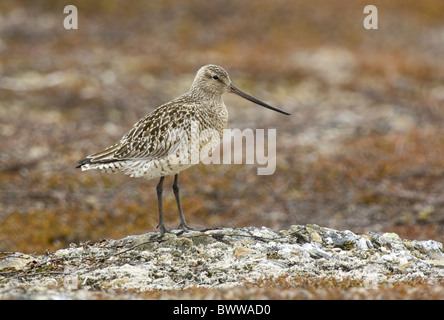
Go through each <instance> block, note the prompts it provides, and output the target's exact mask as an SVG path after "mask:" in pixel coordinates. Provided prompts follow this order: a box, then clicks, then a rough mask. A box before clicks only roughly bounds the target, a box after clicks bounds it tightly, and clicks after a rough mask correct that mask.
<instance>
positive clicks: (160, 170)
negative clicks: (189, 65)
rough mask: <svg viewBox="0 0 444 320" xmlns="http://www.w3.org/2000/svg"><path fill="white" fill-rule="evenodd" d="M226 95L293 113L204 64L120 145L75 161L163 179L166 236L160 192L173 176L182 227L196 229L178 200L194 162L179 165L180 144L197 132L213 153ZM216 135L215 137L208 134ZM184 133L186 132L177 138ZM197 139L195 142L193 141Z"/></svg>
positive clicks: (159, 187)
mask: <svg viewBox="0 0 444 320" xmlns="http://www.w3.org/2000/svg"><path fill="white" fill-rule="evenodd" d="M225 92H231V93H235V94H237V95H239V96H241V97H242V98H245V99H247V100H250V101H252V102H254V103H256V104H258V105H260V106H263V107H265V108H268V109H271V110H274V111H277V112H280V113H283V114H286V115H289V113H288V112H286V111H283V110H281V109H278V108H275V107H273V106H270V105H269V104H266V103H265V102H262V101H260V100H258V99H256V98H254V97H252V96H250V95H248V94H246V93H245V92H243V91H241V90H239V89H238V88H236V87H235V86H234V85H233V84H232V83H231V80H230V77H229V76H228V73H227V72H226V71H225V70H224V69H223V68H221V67H219V66H216V65H206V66H203V67H202V68H200V69H199V71H198V72H197V74H196V77H195V78H194V81H193V84H192V86H191V89H190V90H189V91H188V92H187V93H184V94H182V95H181V96H179V97H177V98H176V99H174V100H172V101H170V102H167V103H165V104H163V105H161V106H160V107H158V108H157V109H155V110H154V111H153V112H151V113H150V114H148V115H147V116H145V117H144V118H142V119H140V120H139V121H138V122H137V123H136V124H135V125H134V126H133V128H132V129H131V130H130V131H129V132H128V133H127V134H126V135H124V136H123V137H122V139H120V140H119V141H118V142H117V143H115V144H113V145H112V146H110V147H108V148H106V149H105V150H103V151H101V152H98V153H94V154H91V155H89V156H87V157H86V158H85V159H83V160H80V161H78V162H77V168H82V170H90V169H100V170H102V171H104V172H109V173H124V174H128V175H130V176H131V177H145V178H148V179H153V178H158V177H160V181H159V183H158V184H157V188H156V190H157V201H158V207H159V225H158V228H159V229H160V234H161V235H163V234H164V233H165V232H168V230H167V229H166V227H165V225H164V220H163V208H162V191H163V181H164V179H165V176H168V175H174V183H173V191H174V196H175V198H176V202H177V207H178V209H179V217H180V225H179V227H181V228H182V229H183V230H184V231H188V230H193V229H192V228H191V227H189V226H188V225H187V223H186V221H185V217H184V215H183V211H182V206H181V204H180V197H179V185H178V177H179V172H180V171H182V170H185V169H187V168H189V167H190V166H192V165H194V164H196V163H195V162H193V161H190V159H191V158H192V157H193V154H192V152H191V153H190V154H188V155H187V157H186V158H185V161H183V158H182V161H178V158H180V157H181V156H182V155H181V154H180V152H181V151H182V152H183V148H182V146H183V145H184V144H186V145H193V144H194V143H195V140H193V139H196V137H195V136H196V134H198V133H203V132H206V133H207V134H206V135H203V136H202V134H201V135H200V136H199V138H198V139H199V140H198V144H197V145H198V148H199V150H194V151H195V152H200V151H201V150H202V149H203V148H206V149H207V150H209V151H210V153H211V152H212V151H213V150H214V149H216V148H217V147H218V145H219V143H220V139H221V138H222V134H223V130H224V129H225V128H226V127H227V124H228V111H227V108H226V107H225V104H224V102H223V100H222V94H223V93H225ZM212 132H213V133H214V132H215V133H216V136H217V138H218V139H214V135H212V134H208V133H212ZM178 133H185V134H178ZM192 140H193V141H192Z"/></svg>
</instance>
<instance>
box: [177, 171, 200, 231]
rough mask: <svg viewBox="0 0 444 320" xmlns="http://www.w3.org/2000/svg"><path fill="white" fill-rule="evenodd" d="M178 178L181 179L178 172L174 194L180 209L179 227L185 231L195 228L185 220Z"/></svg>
mask: <svg viewBox="0 0 444 320" xmlns="http://www.w3.org/2000/svg"><path fill="white" fill-rule="evenodd" d="M178 180H179V174H178V173H176V175H175V176H174V183H173V191H174V196H175V197H176V203H177V208H178V209H179V218H180V225H179V228H182V229H183V230H184V231H189V230H195V229H193V228H191V227H190V226H189V225H187V222H186V221H185V217H184V215H183V211H182V205H181V204H180V197H179V184H178Z"/></svg>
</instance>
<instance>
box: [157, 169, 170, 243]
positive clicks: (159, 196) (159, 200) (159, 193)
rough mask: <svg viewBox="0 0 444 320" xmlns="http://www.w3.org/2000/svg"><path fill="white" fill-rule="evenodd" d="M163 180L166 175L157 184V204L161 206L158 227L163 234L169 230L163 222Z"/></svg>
mask: <svg viewBox="0 0 444 320" xmlns="http://www.w3.org/2000/svg"><path fill="white" fill-rule="evenodd" d="M163 180H165V177H161V178H160V181H159V183H158V184H157V187H156V191H157V205H158V206H159V224H158V225H157V227H158V228H159V229H160V235H161V236H163V235H164V234H165V232H169V230H167V228H165V225H164V223H163V206H162V192H163Z"/></svg>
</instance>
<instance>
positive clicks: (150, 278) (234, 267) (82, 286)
mask: <svg viewBox="0 0 444 320" xmlns="http://www.w3.org/2000/svg"><path fill="white" fill-rule="evenodd" d="M443 266H444V253H443V246H442V244H441V243H439V242H436V241H433V240H428V241H417V240H402V239H401V238H400V237H399V236H398V235H397V234H394V233H385V234H382V235H379V234H376V233H368V234H364V235H357V234H355V233H353V232H351V231H349V230H345V231H338V230H333V229H330V228H324V227H320V226H317V225H303V226H291V227H290V228H289V229H288V230H282V231H279V232H276V231H273V230H270V229H268V228H265V227H262V228H224V229H215V230H206V231H203V232H200V231H192V232H188V233H183V232H182V231H174V233H172V234H166V235H165V236H164V237H162V238H160V237H159V234H158V233H154V232H152V233H147V234H143V235H134V236H129V237H126V238H123V239H120V240H107V241H101V242H98V243H86V244H82V245H71V246H70V247H69V248H65V249H60V250H58V251H56V252H55V253H54V254H51V255H40V256H34V255H32V256H31V255H25V254H22V253H12V254H9V255H7V256H6V257H0V298H3V299H5V298H12V299H42V298H43V299H45V298H46V299H71V298H73V299H85V298H86V299H94V298H95V297H96V296H98V295H99V294H100V295H102V296H101V297H102V298H107V297H109V298H117V299H125V298H138V296H137V294H135V293H141V292H147V291H152V290H182V289H186V288H192V287H209V288H222V287H224V288H227V287H233V286H239V285H240V284H242V283H248V282H254V281H258V280H260V279H263V278H264V277H265V278H266V277H283V278H285V279H287V278H288V279H291V277H295V276H304V277H312V278H321V277H334V278H335V279H337V280H338V281H340V280H341V279H351V280H362V281H363V282H364V283H371V284H378V283H381V282H396V281H401V280H411V279H414V278H415V277H420V278H421V279H422V280H423V281H425V282H429V283H434V282H436V281H437V280H438V279H440V278H443V277H444V267H443ZM289 281H290V280H289ZM115 292H119V293H115Z"/></svg>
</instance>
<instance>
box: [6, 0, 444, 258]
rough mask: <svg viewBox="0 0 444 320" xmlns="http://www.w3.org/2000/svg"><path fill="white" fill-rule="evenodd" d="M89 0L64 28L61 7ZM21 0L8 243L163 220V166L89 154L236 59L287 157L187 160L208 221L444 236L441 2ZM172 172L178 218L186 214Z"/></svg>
mask: <svg viewBox="0 0 444 320" xmlns="http://www.w3.org/2000/svg"><path fill="white" fill-rule="evenodd" d="M67 4H72V5H75V6H76V7H77V9H78V14H79V18H78V20H79V22H78V29H77V30H66V29H65V28H64V26H63V20H64V18H65V17H66V14H63V8H64V6H65V5H67ZM367 4H368V3H366V2H365V1H353V2H349V1H339V0H336V1H328V4H327V3H326V2H325V1H310V2H306V1H284V0H280V1H273V2H269V1H242V2H238V1H211V2H207V3H202V2H200V1H187V2H183V1H174V0H169V1H162V2H146V1H132V2H131V5H130V6H129V5H127V4H126V3H125V2H124V1H117V0H112V1H94V2H87V1H70V2H69V3H64V2H63V1H32V2H18V1H14V2H11V1H6V2H2V3H0V12H1V13H0V149H1V151H2V152H1V153H0V251H3V252H14V251H20V252H24V253H39V254H43V253H45V251H46V250H49V251H54V250H57V249H60V248H65V247H67V246H69V245H70V244H71V243H80V242H85V241H88V240H89V241H93V242H96V241H99V240H100V239H103V238H114V239H120V238H122V237H125V236H128V235H131V234H141V233H144V232H147V231H154V230H155V229H156V225H157V222H158V221H157V202H156V196H155V186H156V184H157V181H154V180H150V181H148V180H145V179H130V178H129V177H127V176H123V175H106V174H101V173H100V172H80V171H79V170H78V169H75V162H76V161H77V160H80V159H83V158H84V157H85V156H86V155H88V154H90V153H93V152H97V151H100V150H102V149H103V148H105V147H107V146H109V145H111V144H112V143H114V142H115V141H116V140H118V139H120V137H121V136H123V135H124V134H125V133H126V132H127V131H128V130H129V129H130V128H131V126H132V125H133V124H134V123H135V122H136V121H137V120H138V119H140V118H141V117H143V116H144V115H145V114H147V113H149V112H150V111H152V110H153V109H154V108H155V107H157V106H159V105H160V104H162V103H164V102H166V101H169V100H171V99H172V98H174V97H176V96H177V95H179V94H181V93H183V92H185V91H186V90H188V88H189V86H190V85H191V82H192V80H193V77H194V74H195V72H196V71H197V70H198V68H199V67H200V66H202V65H204V64H207V63H215V64H218V65H221V66H223V67H224V68H225V69H226V70H227V71H228V72H229V74H230V76H231V79H232V81H233V83H234V84H235V85H236V86H237V87H239V88H240V89H242V90H244V91H246V92H248V93H250V94H252V95H254V96H256V97H258V98H260V99H262V100H264V101H266V102H268V103H270V104H272V105H275V106H277V107H280V108H282V109H284V110H287V111H289V112H291V113H292V115H291V116H283V115H281V114H278V113H274V112H272V111H270V110H266V109H263V108H260V107H258V106H255V105H254V104H252V103H250V102H248V101H244V100H242V99H241V98H239V97H236V96H230V95H229V94H226V97H225V103H226V105H227V107H228V111H229V116H230V123H229V127H230V128H239V129H241V130H243V129H246V128H251V129H253V130H255V129H276V149H277V150H276V151H277V153H276V171H275V173H274V174H273V175H269V176H259V175H257V167H258V166H259V165H246V164H242V165H234V164H233V165H223V164H222V165H203V164H201V165H198V166H195V167H193V168H191V169H188V170H187V171H185V172H183V173H182V174H181V175H180V185H181V192H182V205H183V208H184V212H185V215H186V218H187V222H188V223H189V224H190V225H192V226H195V227H198V228H204V227H212V228H214V227H250V226H255V227H261V226H266V227H268V228H271V229H272V230H280V229H285V228H288V227H289V226H290V225H293V224H300V225H304V224H308V223H309V224H317V225H320V226H326V227H330V228H336V229H339V230H346V229H349V230H352V231H353V232H356V233H366V232H377V233H384V232H394V233H397V234H398V235H399V236H400V237H401V238H405V239H417V240H428V239H433V240H436V241H440V242H443V241H444V236H443V234H444V233H443V229H444V206H443V203H444V194H443V190H444V188H443V187H444V170H443V160H442V159H443V158H444V157H443V150H444V148H443V147H444V125H443V122H444V108H443V105H444V78H443V75H444V70H443V69H444V65H443V64H442V52H443V50H444V24H443V20H442V12H444V2H442V1H439V0H426V1H420V2H418V1H414V0H403V1H401V0H398V1H390V3H387V2H386V1H372V4H373V5H375V6H376V7H377V8H378V29H377V30H366V29H365V28H364V26H363V20H364V18H365V17H366V14H364V13H363V8H364V7H365V5H367ZM168 183H171V184H172V179H171V178H170V179H167V180H166V183H165V196H164V206H165V216H166V217H165V219H166V224H167V226H169V227H175V226H177V225H178V223H179V220H178V214H177V212H176V207H175V200H174V196H173V194H172V192H171V190H168V189H169V188H168V187H167V185H168Z"/></svg>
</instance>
